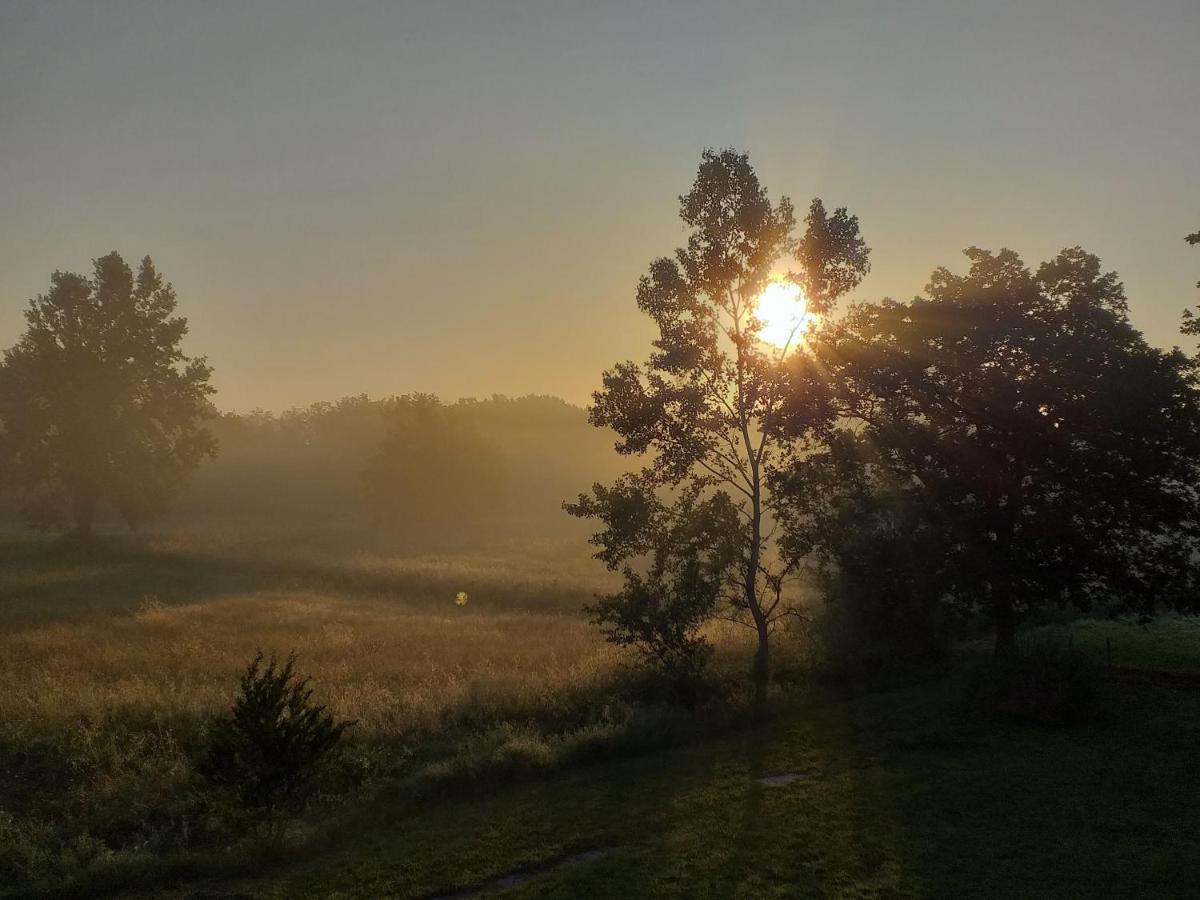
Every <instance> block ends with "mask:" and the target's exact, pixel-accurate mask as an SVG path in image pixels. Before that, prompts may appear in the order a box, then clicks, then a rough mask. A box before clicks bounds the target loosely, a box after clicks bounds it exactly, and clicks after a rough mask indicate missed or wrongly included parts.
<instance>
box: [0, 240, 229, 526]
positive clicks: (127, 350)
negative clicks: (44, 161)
mask: <svg viewBox="0 0 1200 900" xmlns="http://www.w3.org/2000/svg"><path fill="white" fill-rule="evenodd" d="M174 313H175V291H174V289H173V288H172V287H171V285H170V284H168V283H166V282H164V281H163V279H162V277H161V276H160V275H159V273H158V272H157V271H156V270H155V268H154V264H153V263H152V262H151V261H150V257H148V256H147V257H146V258H145V259H143V260H142V263H141V266H140V267H139V268H138V272H137V275H136V277H135V276H134V274H133V272H132V271H131V269H130V268H129V266H127V265H126V264H125V261H124V260H123V259H121V257H120V255H119V254H117V253H110V254H108V255H107V256H104V257H101V258H100V259H97V260H95V269H94V274H93V276H92V278H90V279H88V278H85V277H84V276H82V275H76V274H72V273H68V272H55V273H54V275H53V276H51V279H50V290H49V291H48V292H47V293H45V294H40V295H38V296H37V297H36V298H34V299H33V300H30V301H29V308H28V309H27V310H26V311H25V319H26V321H27V322H28V327H27V328H26V331H25V333H24V335H22V336H21V338H20V340H19V341H18V342H17V343H16V345H15V346H14V347H12V348H11V349H9V350H8V351H7V352H6V353H5V354H4V361H3V364H0V423H2V426H0V427H2V430H0V454H2V459H3V462H4V466H5V468H6V470H7V476H8V478H9V479H10V480H11V481H12V483H13V484H14V486H15V487H16V488H18V489H19V490H20V491H21V492H22V493H23V495H24V497H25V512H26V514H27V517H28V519H29V521H30V524H31V525H34V526H49V527H57V528H60V529H62V528H65V527H66V523H67V520H68V519H70V521H71V522H72V523H73V525H74V530H75V533H76V534H77V535H79V536H81V537H88V536H90V534H91V531H92V522H93V518H94V515H95V511H96V507H97V504H99V503H100V502H102V501H108V502H111V503H112V504H113V505H115V506H116V508H117V510H118V511H119V512H120V514H121V515H122V516H123V517H124V519H125V521H126V522H127V523H128V524H129V525H130V526H131V527H135V528H136V527H137V526H138V525H139V524H140V523H141V522H142V521H144V520H145V519H146V518H147V517H149V516H151V515H153V514H154V513H157V512H159V511H160V510H162V509H163V508H164V506H165V505H166V503H167V501H168V500H169V498H170V496H171V495H172V494H173V493H174V492H175V491H176V490H178V489H179V488H180V487H181V486H182V485H183V484H184V483H185V482H186V480H187V478H188V476H189V475H190V474H191V472H192V471H193V469H194V468H195V467H196V466H197V465H198V463H199V462H200V461H201V460H202V459H203V458H205V457H208V456H213V455H215V452H216V445H215V443H214V442H213V440H212V438H211V436H210V435H209V433H208V431H207V430H205V429H204V428H202V427H201V426H200V422H201V421H202V420H203V419H204V418H206V417H207V416H209V415H210V414H211V405H210V403H209V402H208V399H207V398H208V396H209V395H210V394H211V393H212V392H213V388H212V387H210V386H209V383H208V379H209V376H210V374H211V372H212V370H211V369H210V368H209V366H208V365H207V364H206V363H205V360H204V359H203V358H202V357H201V358H191V357H188V356H185V355H184V353H183V351H182V349H181V347H180V345H181V342H182V340H183V337H184V335H185V334H187V319H185V318H183V317H181V316H176V315H174Z"/></svg>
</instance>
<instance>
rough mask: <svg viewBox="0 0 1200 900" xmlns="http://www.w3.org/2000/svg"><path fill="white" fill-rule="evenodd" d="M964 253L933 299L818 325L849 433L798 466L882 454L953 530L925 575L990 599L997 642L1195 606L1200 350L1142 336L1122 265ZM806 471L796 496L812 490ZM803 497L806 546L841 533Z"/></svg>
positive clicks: (877, 306)
mask: <svg viewBox="0 0 1200 900" xmlns="http://www.w3.org/2000/svg"><path fill="white" fill-rule="evenodd" d="M967 256H968V258H969V259H970V260H971V267H970V271H969V273H968V274H967V275H965V276H958V275H954V274H952V273H951V272H949V271H947V270H946V269H938V270H937V271H935V272H934V273H933V276H932V278H931V280H930V284H929V286H928V288H927V293H928V296H927V297H918V298H916V299H914V300H912V301H911V302H909V303H898V302H895V301H891V300H885V301H883V302H881V303H868V304H862V305H860V306H857V307H854V308H853V309H852V310H851V311H850V312H849V314H848V315H847V316H846V317H845V318H844V319H843V320H842V321H840V322H838V323H837V324H836V326H834V327H831V328H829V329H827V330H826V331H825V332H824V333H823V334H822V336H821V338H820V340H819V341H817V342H816V345H815V348H814V353H815V355H816V357H817V361H818V363H819V365H820V368H821V370H822V371H823V372H824V373H826V378H827V383H828V385H829V387H830V391H831V393H832V396H833V398H834V402H835V404H836V406H837V407H838V409H839V410H840V412H841V414H842V415H843V417H844V418H843V420H842V421H843V425H842V428H843V432H842V439H841V441H840V443H835V444H831V446H830V448H828V449H826V450H825V451H824V453H823V459H822V457H815V458H813V459H810V460H808V461H807V462H806V463H804V464H803V465H805V466H808V467H809V468H810V469H811V468H813V467H816V466H819V465H822V464H828V465H834V466H835V467H837V468H839V469H840V477H842V478H845V477H847V476H848V474H849V473H850V472H852V471H854V470H855V469H858V470H861V471H865V472H870V471H871V470H881V471H883V472H885V473H886V474H887V476H888V478H889V480H890V481H891V482H892V483H894V484H896V485H899V486H900V487H901V489H902V490H903V491H904V492H906V493H908V494H909V495H910V496H912V497H913V498H915V499H916V500H918V501H919V502H920V504H921V505H922V507H923V508H924V509H925V510H926V512H927V513H928V514H929V515H932V516H936V520H935V522H936V524H937V526H938V527H940V528H941V529H942V530H944V533H945V535H946V536H947V538H948V540H947V541H946V542H945V545H944V546H945V552H944V554H942V560H941V562H940V564H939V565H938V566H937V568H936V569H934V570H933V571H931V572H930V573H929V574H930V575H931V576H933V575H936V583H935V584H933V585H931V586H930V587H929V590H931V591H933V592H935V593H937V594H945V595H946V596H949V597H952V598H954V599H956V600H957V601H958V602H960V603H962V604H964V605H969V606H981V607H982V608H983V610H984V611H986V612H987V613H988V614H989V615H990V617H991V619H992V622H993V623H994V625H995V628H996V649H997V653H998V654H1003V653H1006V652H1008V651H1011V649H1012V647H1013V644H1014V639H1015V635H1016V629H1017V626H1018V624H1019V623H1020V621H1021V620H1022V619H1023V618H1025V617H1027V616H1028V615H1030V614H1031V613H1033V612H1035V611H1036V610H1038V609H1039V608H1042V607H1045V606H1047V605H1065V604H1068V603H1070V604H1074V605H1076V606H1078V607H1081V608H1087V607H1089V606H1090V605H1092V604H1094V603H1101V604H1104V605H1108V606H1119V607H1124V608H1135V609H1139V610H1141V611H1144V612H1148V611H1150V610H1151V609H1152V608H1153V606H1154V604H1156V603H1160V602H1161V603H1177V604H1179V603H1184V602H1187V601H1188V599H1189V597H1190V593H1191V585H1192V582H1193V577H1192V575H1193V562H1192V560H1193V557H1194V554H1195V552H1196V550H1197V548H1198V541H1200V497H1198V494H1197V485H1198V484H1200V480H1198V478H1197V475H1198V474H1200V473H1198V472H1197V463H1198V461H1200V404H1198V402H1197V386H1198V383H1197V370H1196V366H1195V365H1194V363H1193V362H1192V361H1191V360H1189V359H1188V358H1187V357H1186V356H1185V355H1184V354H1183V353H1181V352H1180V351H1179V350H1170V351H1165V350H1160V349H1158V348H1155V347H1152V346H1150V345H1149V344H1148V343H1147V342H1146V340H1145V338H1144V337H1143V336H1142V334H1141V333H1140V332H1138V331H1137V330H1135V329H1134V328H1133V326H1132V325H1131V324H1130V322H1129V319H1128V315H1127V303H1126V299H1125V293H1124V289H1123V287H1122V285H1121V283H1120V281H1119V280H1118V279H1117V276H1116V275H1115V274H1114V273H1102V272H1101V269H1100V262H1099V260H1098V259H1097V258H1096V257H1094V256H1092V255H1090V254H1087V253H1085V252H1084V251H1082V250H1081V249H1079V248H1078V247H1076V248H1073V249H1069V250H1064V251H1063V252H1062V253H1060V254H1059V255H1058V257H1056V258H1055V259H1053V260H1051V261H1049V262H1047V263H1045V264H1043V265H1042V266H1041V267H1040V268H1039V269H1038V270H1037V273H1036V274H1033V273H1031V272H1029V270H1028V269H1026V267H1025V266H1024V264H1023V263H1022V262H1021V260H1020V259H1019V258H1018V257H1017V255H1016V254H1015V253H1013V252H1012V251H1010V250H1001V251H1000V252H999V253H990V252H987V251H984V250H979V249H974V248H973V249H970V250H968V251H967ZM797 402H798V403H799V404H800V405H801V406H803V404H804V403H805V398H804V397H803V396H801V397H799V398H798V401H797ZM831 454H837V458H836V459H835V458H831ZM817 471H819V470H817ZM795 474H797V475H799V476H801V477H797V478H795V480H794V481H793V482H792V483H791V485H790V488H791V491H790V495H791V496H792V497H793V498H794V497H797V496H798V497H808V498H812V497H813V496H814V494H813V492H812V488H811V479H807V478H805V477H802V476H803V467H802V468H800V469H797V470H795ZM789 506H790V511H791V512H792V513H793V516H792V518H791V520H790V523H789V527H790V528H792V529H793V531H794V533H796V534H798V535H800V536H801V538H805V532H806V531H807V536H806V539H802V540H801V541H800V544H801V545H802V546H804V545H806V542H807V546H812V545H813V543H814V542H815V543H820V542H823V541H829V540H831V539H834V538H835V537H836V533H828V532H827V533H826V534H824V535H823V534H821V533H819V529H814V528H813V527H812V526H813V525H814V523H819V521H820V518H819V516H818V517H817V518H816V519H814V518H813V516H812V515H811V513H812V510H807V511H806V510H805V509H804V504H803V503H797V502H789ZM796 513H800V514H799V515H795V514H796ZM835 549H836V548H835ZM843 557H844V554H843ZM843 564H849V565H853V564H855V563H854V561H853V560H852V559H848V558H843Z"/></svg>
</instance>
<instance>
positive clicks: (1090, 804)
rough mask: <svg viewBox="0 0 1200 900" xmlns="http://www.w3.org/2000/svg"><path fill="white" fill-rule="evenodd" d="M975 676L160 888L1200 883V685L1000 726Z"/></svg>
mask: <svg viewBox="0 0 1200 900" xmlns="http://www.w3.org/2000/svg"><path fill="white" fill-rule="evenodd" d="M960 687H961V686H960V685H957V684H956V683H955V682H950V683H944V684H942V685H940V686H925V687H921V688H915V689H909V690H905V691H899V692H888V693H882V694H877V695H872V696H868V697H863V698H859V699H857V700H852V701H834V700H829V699H826V700H814V701H812V702H810V703H807V704H804V705H802V706H801V707H799V708H797V709H795V710H794V711H793V712H792V713H791V714H790V715H788V716H786V717H784V718H781V719H780V720H777V721H775V722H773V723H772V724H771V725H770V726H769V727H768V728H767V729H766V730H764V731H759V732H752V733H748V734H742V735H739V736H736V737H730V738H725V739H721V740H714V741H710V742H706V743H702V744H699V745H694V746H688V747H686V748H680V749H674V750H670V751H667V752H660V753H656V754H653V755H649V756H643V757H639V758H636V759H631V760H624V761H619V762H615V763H611V764H601V765H596V766H592V767H589V768H586V769H581V770H578V771H574V772H571V773H569V774H563V775H559V776H555V777H553V778H551V779H548V780H544V781H539V782H534V783H528V784H522V785H519V786H512V787H508V788H505V789H503V790H500V791H498V792H495V793H493V794H492V795H490V796H487V797H483V798H473V799H472V798H467V799H457V800H446V801H444V802H441V803H438V802H430V803H429V804H428V805H427V806H426V807H425V808H423V809H418V810H414V811H413V812H411V813H410V814H408V815H404V816H402V817H399V818H398V819H397V818H396V817H394V816H393V815H392V814H391V812H392V811H390V810H388V809H386V808H379V809H376V810H375V811H374V815H373V816H371V817H368V818H366V819H365V821H364V823H361V827H359V828H358V829H356V830H355V831H354V832H353V835H352V836H347V837H346V838H345V840H344V841H343V842H342V843H343V846H341V847H335V848H333V849H330V850H328V851H327V852H326V853H324V854H322V855H319V856H318V857H317V858H316V859H314V860H311V861H309V862H305V863H302V864H299V865H292V866H285V867H283V868H281V869H278V870H276V871H272V872H270V873H269V874H267V875H265V876H262V877H257V878H253V879H248V880H241V881H232V882H231V881H211V882H202V883H199V884H192V885H190V886H188V887H187V888H186V889H185V890H184V891H182V892H178V893H174V894H171V893H167V894H163V896H189V895H194V894H195V893H196V892H197V891H200V890H205V891H213V892H214V895H215V896H229V895H232V896H239V897H263V898H268V897H269V898H284V897H382V896H388V897H393V896H394V897H421V896H427V895H430V894H436V893H441V892H449V891H452V890H455V889H462V888H465V887H468V886H471V885H474V884H479V883H483V882H486V881H487V880H489V879H490V878H493V877H495V876H496V875H498V874H501V873H505V872H509V871H512V870H514V869H521V868H526V867H536V866H539V865H542V864H545V863H548V862H552V861H553V860H556V859H559V858H561V857H564V856H567V855H569V854H572V853H575V852H579V851H582V850H587V849H592V848H612V852H611V853H610V855H608V856H607V857H605V858H603V859H601V860H598V861H593V862H589V863H583V864H580V865H577V866H571V867H565V868H562V869H559V870H553V871H549V872H547V873H545V874H543V875H541V876H539V877H537V878H535V879H533V880H532V881H530V882H529V883H527V884H525V885H523V886H520V887H517V888H515V889H513V890H511V891H509V892H505V893H504V896H506V897H508V896H511V897H514V898H515V897H584V896H586V897H635V896H636V897H642V896H662V897H793V896H842V897H877V896H914V897H917V896H928V897H950V896H953V897H969V896H981V897H984V896H986V897H1019V896H1030V897H1032V896H1037V897H1087V896H1107V897H1114V896H1129V897H1134V896H1154V897H1171V896H1188V895H1190V894H1191V892H1192V891H1193V890H1194V888H1195V884H1196V882H1195V874H1196V868H1195V866H1196V859H1197V858H1198V854H1200V840H1198V836H1197V833H1196V831H1195V828H1194V822H1195V811H1196V802H1197V800H1198V799H1200V772H1197V770H1196V767H1195V750H1196V746H1197V740H1198V739H1200V695H1197V694H1194V693H1189V692H1180V691H1172V690H1168V689H1165V688H1160V687H1153V686H1126V687H1119V688H1118V690H1117V699H1118V705H1119V710H1118V712H1119V715H1118V716H1117V718H1116V720H1115V721H1114V722H1113V723H1110V724H1108V725H1105V726H1097V727H1092V728H1086V729H1073V730H1061V731H1037V730H1022V729H1015V730H1004V731H1000V732H992V731H988V730H985V729H982V728H981V726H980V725H979V724H978V723H977V722H976V721H975V720H974V719H972V718H971V717H970V716H966V715H964V714H963V710H962V708H961V696H962V692H961V690H959V688H960ZM789 771H794V772H797V773H799V774H800V775H801V776H802V777H801V779H800V780H798V781H795V782H793V783H792V784H790V785H787V786H784V787H777V788H767V787H763V786H762V785H760V784H758V783H757V781H756V780H755V779H756V778H757V777H758V776H760V775H762V774H764V773H776V772H789ZM226 891H228V892H229V894H225V893H224V892H226Z"/></svg>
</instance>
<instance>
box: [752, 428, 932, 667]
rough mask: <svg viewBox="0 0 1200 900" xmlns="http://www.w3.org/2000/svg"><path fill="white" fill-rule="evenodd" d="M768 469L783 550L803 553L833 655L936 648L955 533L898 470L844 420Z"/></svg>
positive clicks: (920, 653) (860, 658) (879, 657)
mask: <svg viewBox="0 0 1200 900" xmlns="http://www.w3.org/2000/svg"><path fill="white" fill-rule="evenodd" d="M814 445H815V447H819V450H815V451H814V452H812V453H810V454H808V455H805V456H802V457H800V458H798V459H797V460H796V463H795V464H794V465H793V466H792V467H791V468H788V469H781V470H779V471H777V472H776V473H775V476H774V483H773V485H772V486H773V488H774V489H775V491H776V492H777V493H779V494H780V495H782V496H785V497H787V498H788V502H787V504H786V506H785V508H784V510H783V512H784V515H785V528H784V536H783V538H782V540H781V544H782V547H783V552H784V553H786V554H788V555H790V556H791V557H792V558H794V559H804V560H805V561H806V562H807V564H808V566H809V568H810V569H811V570H812V572H813V574H814V576H815V579H816V583H817V584H818V586H819V588H820V590H821V592H822V594H823V595H824V597H825V600H826V610H825V616H824V621H823V622H822V627H821V629H820V632H821V633H822V634H823V636H824V641H823V643H824V649H825V652H826V654H827V656H828V657H829V660H830V661H831V662H833V663H835V664H838V665H848V664H849V665H861V664H864V663H875V662H880V661H883V660H885V659H887V658H897V657H898V658H904V659H917V658H922V659H928V658H931V657H937V656H940V655H942V654H943V653H944V652H945V651H946V650H947V649H948V645H949V640H950V638H951V634H950V629H949V626H950V624H951V622H950V620H951V613H953V610H952V609H948V608H947V606H946V604H944V603H943V602H942V600H943V597H942V592H943V589H944V588H943V586H944V579H945V574H946V573H945V567H946V560H947V559H949V558H950V557H951V556H952V552H951V551H952V546H953V543H954V538H953V536H952V535H951V534H950V532H949V531H948V530H947V528H946V527H945V523H944V522H943V521H941V519H940V517H939V516H938V515H937V510H936V509H935V508H934V507H933V506H932V504H931V503H930V502H929V499H928V498H927V497H926V496H925V495H924V493H923V491H922V489H921V488H922V486H921V485H920V484H919V483H918V482H916V481H915V480H914V479H912V478H910V477H907V475H906V474H905V473H902V472H897V471H895V470H894V469H892V468H889V467H888V466H885V465H881V464H880V463H879V461H878V460H877V459H876V456H877V454H878V448H876V447H875V446H874V445H872V444H870V443H869V442H867V441H864V440H862V439H861V435H860V434H858V433H857V432H856V431H855V430H853V429H851V428H839V429H835V430H833V431H832V432H831V433H828V434H824V435H821V436H820V441H819V443H816V442H814Z"/></svg>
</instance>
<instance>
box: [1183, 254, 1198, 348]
mask: <svg viewBox="0 0 1200 900" xmlns="http://www.w3.org/2000/svg"><path fill="white" fill-rule="evenodd" d="M1184 240H1185V241H1187V242H1188V243H1189V244H1191V245H1193V246H1195V245H1196V244H1200V231H1194V232H1192V233H1191V234H1189V235H1188V236H1187V237H1186V238H1184ZM1196 287H1198V288H1200V281H1197V282H1196ZM1180 331H1182V332H1183V333H1184V334H1192V335H1197V334H1200V317H1197V316H1196V314H1195V313H1193V312H1192V311H1191V310H1190V309H1185V310H1184V311H1183V327H1182V328H1181V329H1180Z"/></svg>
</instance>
